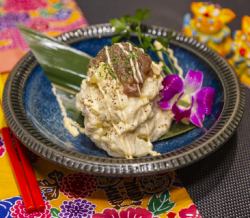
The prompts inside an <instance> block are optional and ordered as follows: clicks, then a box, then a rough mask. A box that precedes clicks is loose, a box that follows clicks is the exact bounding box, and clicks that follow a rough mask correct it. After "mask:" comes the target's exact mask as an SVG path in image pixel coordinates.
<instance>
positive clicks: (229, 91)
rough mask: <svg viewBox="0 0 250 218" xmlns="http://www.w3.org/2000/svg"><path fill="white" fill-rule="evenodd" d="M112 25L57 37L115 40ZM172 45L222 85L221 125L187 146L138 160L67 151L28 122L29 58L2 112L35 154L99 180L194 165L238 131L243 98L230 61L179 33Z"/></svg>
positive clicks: (154, 30) (154, 31) (12, 80)
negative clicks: (203, 64)
mask: <svg viewBox="0 0 250 218" xmlns="http://www.w3.org/2000/svg"><path fill="white" fill-rule="evenodd" d="M146 31H147V33H148V34H150V35H152V36H164V35H166V34H167V32H168V31H169V30H168V29H166V28H162V27H155V26H153V27H148V28H147V30H146ZM113 32H114V30H113V29H112V28H111V27H110V25H108V24H101V25H95V26H90V27H87V28H84V29H78V30H75V31H71V32H68V33H65V34H63V35H61V36H59V37H58V39H59V40H60V41H63V42H66V43H76V42H79V41H81V40H83V39H89V38H93V37H102V36H111V35H112V34H113ZM172 43H173V45H175V46H179V47H181V48H184V49H186V50H188V51H190V52H191V53H193V54H195V55H196V56H198V57H199V58H201V59H202V60H204V61H205V62H206V63H207V64H208V65H210V67H211V68H212V69H213V70H214V72H215V73H216V74H217V76H218V78H219V80H220V81H221V84H222V86H223V94H224V105H223V108H222V112H221V114H220V116H219V118H218V120H217V121H216V122H215V123H214V124H213V126H212V127H211V128H210V129H209V131H208V132H207V133H206V134H204V135H202V136H201V137H199V138H198V139H197V140H194V141H193V142H191V143H190V144H188V145H187V146H185V147H182V148H179V149H176V150H174V151H171V152H167V153H165V154H162V155H160V156H157V157H151V156H150V157H142V158H137V159H133V160H126V159H117V158H110V157H101V156H93V155H86V154H81V153H79V152H75V151H68V150H66V149H64V148H63V147H62V146H59V145H58V144H57V143H55V142H52V140H50V138H49V137H46V135H44V134H42V132H41V131H39V130H38V129H37V128H36V127H35V126H34V125H32V123H31V122H30V120H29V119H28V117H27V114H26V111H25V108H24V98H23V95H24V87H25V84H26V81H27V78H28V76H29V75H30V73H31V72H32V70H33V69H34V67H35V66H36V65H37V62H36V60H35V58H34V56H33V55H32V54H31V53H28V54H27V55H26V56H25V57H24V58H23V59H22V60H21V61H20V62H19V63H18V64H17V66H16V67H15V69H14V70H13V71H12V73H11V75H10V77H9V79H8V81H7V84H6V86H5V90H4V98H3V107H4V112H5V115H6V118H7V122H8V124H9V126H10V128H11V129H12V130H13V132H14V133H15V134H16V135H17V137H18V138H19V139H20V140H21V141H22V143H23V144H24V145H26V146H27V147H28V148H29V149H30V150H31V151H33V152H34V153H36V154H38V155H40V156H42V157H44V158H46V159H49V160H51V161H53V162H56V163H59V164H61V165H63V166H65V167H68V168H71V169H75V170H79V171H83V172H86V173H93V174H98V175H120V176H130V175H135V176H137V175H146V174H154V173H159V172H163V171H170V170H174V169H177V168H180V167H184V166H186V165H188V164H191V163H193V162H195V161H197V160H199V159H201V158H203V157H205V156H206V155H208V154H210V153H212V152H213V151H215V150H216V149H217V148H218V147H219V146H221V145H222V144H223V143H224V142H225V141H227V140H228V139H229V138H230V136H231V135H232V134H233V132H234V131H235V130H236V128H237V126H238V124H239V122H240V119H241V117H242V114H243V109H244V93H243V92H242V91H241V88H240V85H239V83H238V80H237V77H236V75H235V73H234V72H233V70H232V69H231V67H230V66H229V65H228V64H227V62H226V61H225V60H224V59H223V58H222V57H220V56H219V55H217V54H216V53H215V52H213V51H212V50H210V49H209V48H207V47H206V46H205V45H203V44H201V43H199V42H197V41H195V40H194V39H192V38H187V37H185V36H183V35H181V34H179V33H176V32H174V39H173V40H172Z"/></svg>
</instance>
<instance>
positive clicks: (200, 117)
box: [190, 87, 215, 127]
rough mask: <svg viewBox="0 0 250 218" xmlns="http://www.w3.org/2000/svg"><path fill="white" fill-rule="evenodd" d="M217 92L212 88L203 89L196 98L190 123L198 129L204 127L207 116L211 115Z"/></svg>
mask: <svg viewBox="0 0 250 218" xmlns="http://www.w3.org/2000/svg"><path fill="white" fill-rule="evenodd" d="M214 95H215V90H214V88H212V87H205V88H202V89H201V90H200V91H199V92H198V93H197V94H196V96H195V103H194V106H193V108H192V112H191V116H190V122H191V123H193V124H194V125H196V126H198V127H202V126H203V124H202V123H203V121H204V119H205V115H210V114H211V112H212V105H213V100H214Z"/></svg>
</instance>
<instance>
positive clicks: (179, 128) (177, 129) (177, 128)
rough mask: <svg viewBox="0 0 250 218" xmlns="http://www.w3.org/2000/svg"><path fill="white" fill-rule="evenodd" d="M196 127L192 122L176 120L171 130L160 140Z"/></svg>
mask: <svg viewBox="0 0 250 218" xmlns="http://www.w3.org/2000/svg"><path fill="white" fill-rule="evenodd" d="M194 128H195V126H194V125H192V124H184V123H176V122H174V123H173V124H172V126H171V127H170V129H169V131H168V132H167V133H166V134H165V135H163V136H162V137H161V138H160V139H159V140H163V139H169V138H173V137H175V136H178V135H181V134H184V133H186V132H189V131H191V130H192V129H194Z"/></svg>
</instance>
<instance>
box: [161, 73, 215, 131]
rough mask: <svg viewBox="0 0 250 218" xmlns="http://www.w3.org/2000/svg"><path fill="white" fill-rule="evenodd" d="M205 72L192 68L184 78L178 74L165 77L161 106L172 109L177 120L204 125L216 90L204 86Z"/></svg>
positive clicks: (164, 108) (199, 125)
mask: <svg viewBox="0 0 250 218" xmlns="http://www.w3.org/2000/svg"><path fill="white" fill-rule="evenodd" d="M202 83H203V73H202V72H200V71H193V70H190V71H189V72H188V73H187V75H186V77H185V79H184V80H183V79H182V78H181V77H180V76H178V75H176V74H171V75H168V76H166V77H165V78H164V80H163V82H162V85H163V89H162V90H161V92H160V94H161V97H162V98H161V100H160V101H159V106H160V107H161V109H163V110H172V112H173V114H174V117H175V120H176V121H177V122H180V121H190V122H191V123H193V124H194V125H195V126H198V127H202V126H203V121H204V119H205V116H206V115H210V114H211V111H212V106H213V99H214V95H215V90H214V88H212V87H204V88H202Z"/></svg>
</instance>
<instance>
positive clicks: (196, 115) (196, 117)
mask: <svg viewBox="0 0 250 218" xmlns="http://www.w3.org/2000/svg"><path fill="white" fill-rule="evenodd" d="M204 119H205V113H204V111H203V110H202V108H199V107H197V108H196V109H193V110H192V112H191V115H190V118H189V121H190V122H191V123H193V124H194V125H195V126H198V127H200V128H201V127H203V121H204Z"/></svg>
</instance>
